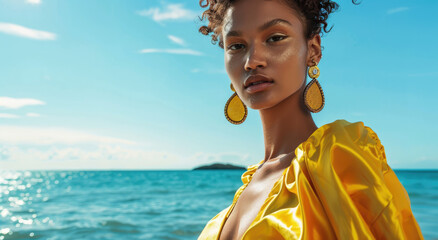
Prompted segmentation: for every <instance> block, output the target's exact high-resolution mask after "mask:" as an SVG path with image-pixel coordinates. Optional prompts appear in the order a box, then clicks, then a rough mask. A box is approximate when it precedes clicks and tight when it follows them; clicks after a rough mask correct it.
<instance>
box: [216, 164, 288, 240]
mask: <svg viewBox="0 0 438 240" xmlns="http://www.w3.org/2000/svg"><path fill="white" fill-rule="evenodd" d="M294 158H296V156H294ZM292 161H293V159H292ZM292 161H291V163H292ZM263 162H264V159H263V160H261V161H260V162H258V163H256V164H253V165H250V166H249V167H248V171H247V173H249V174H250V175H249V179H248V181H247V182H246V183H245V184H244V185H243V187H242V190H241V191H240V192H239V193H238V194H237V196H236V199H235V200H233V202H232V204H231V206H230V207H229V208H228V211H227V213H226V214H225V217H224V218H223V219H222V222H221V225H220V227H219V233H218V234H217V238H216V240H219V238H220V235H221V233H222V230H223V228H224V226H225V223H226V221H227V220H228V217H229V216H230V215H231V213H232V211H233V209H234V207H235V206H236V204H237V201H238V200H239V199H240V195H241V194H242V193H243V191H244V190H245V189H246V187H247V186H248V185H249V183H250V182H251V180H252V176H253V175H254V174H255V172H256V171H257V169H258V167H259V166H260V165H261V164H262V163H263ZM290 166H291V165H289V166H288V167H287V168H285V169H284V170H283V173H282V174H281V176H280V177H279V178H278V179H277V181H275V183H274V185H273V186H272V188H271V191H270V192H269V194H268V196H267V197H266V199H265V200H264V202H263V204H262V205H261V206H260V209H259V211H258V212H257V214H256V217H255V218H254V219H253V220H252V222H251V224H249V226H248V228H247V229H246V230H245V232H244V233H243V234H242V237H241V239H243V237H244V236H245V235H246V233H247V232H248V231H249V229H250V228H251V227H252V226H253V225H254V224H255V223H256V220H257V219H258V218H259V215H260V214H261V212H262V211H261V210H262V208H263V207H264V206H265V205H266V202H267V201H268V199H270V197H271V196H272V195H273V194H274V193H273V191H274V190H275V189H276V188H277V185H278V184H279V183H280V182H281V181H282V179H283V178H284V175H285V174H286V172H287V170H288V169H289V168H290Z"/></svg>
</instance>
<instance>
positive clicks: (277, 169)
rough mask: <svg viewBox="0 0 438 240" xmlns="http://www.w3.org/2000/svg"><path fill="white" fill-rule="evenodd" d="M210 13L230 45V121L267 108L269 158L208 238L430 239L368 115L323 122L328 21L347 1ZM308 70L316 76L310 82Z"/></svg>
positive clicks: (212, 1)
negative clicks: (319, 121) (317, 116)
mask: <svg viewBox="0 0 438 240" xmlns="http://www.w3.org/2000/svg"><path fill="white" fill-rule="evenodd" d="M202 2H203V0H201V1H200V4H201V6H202V7H208V9H207V10H206V11H205V12H204V13H203V15H202V19H203V18H204V17H207V18H208V20H209V24H208V26H202V27H201V28H200V32H202V33H203V34H205V35H208V34H209V33H211V32H213V35H212V38H213V43H215V42H217V41H219V46H220V47H221V48H223V49H224V57H225V66H226V70H227V73H228V75H229V77H230V79H231V89H232V90H233V91H235V92H236V93H235V94H233V96H232V97H231V98H230V99H229V101H228V102H227V104H226V108H225V115H226V117H227V119H228V120H229V121H230V122H232V123H235V124H240V123H242V122H243V121H244V120H245V118H246V114H247V111H246V110H247V108H246V106H249V107H250V108H252V109H257V110H259V113H260V117H261V120H262V125H263V133H264V142H265V157H264V159H263V160H262V161H260V162H259V163H257V164H254V165H251V166H249V167H248V169H247V171H246V172H245V173H244V174H243V175H242V181H243V185H242V186H241V187H240V188H239V189H238V190H237V191H236V194H235V196H234V199H233V202H232V204H231V205H230V206H229V207H227V208H226V209H224V210H222V211H221V212H220V213H218V214H217V215H216V216H215V217H214V218H213V219H211V220H210V221H209V222H208V223H207V224H206V226H205V228H204V230H203V231H202V233H201V234H200V236H199V238H198V239H220V240H224V239H423V237H422V235H421V231H420V228H419V226H418V224H417V222H416V220H415V218H414V216H413V214H412V211H411V208H410V202H409V197H408V195H407V193H406V191H405V189H404V187H403V186H402V185H401V184H400V182H399V180H398V179H397V177H396V175H395V174H394V172H393V171H392V169H391V168H390V167H389V166H388V165H387V163H386V156H385V151H384V148H383V145H382V144H381V143H380V140H379V138H378V137H377V135H376V133H374V131H373V130H372V129H371V128H369V127H367V126H364V124H363V122H355V123H350V122H348V121H346V120H343V119H339V120H336V121H334V122H332V123H328V124H325V125H323V126H321V127H319V128H318V127H317V126H316V125H315V123H314V121H313V119H312V116H311V112H318V111H320V110H321V109H322V108H323V106H324V95H323V92H322V89H321V88H320V86H319V83H318V82H317V80H316V78H318V76H319V69H318V67H317V65H318V63H319V62H320V60H321V56H322V55H321V37H320V33H321V28H322V26H323V27H324V31H325V32H328V31H327V29H326V27H327V23H326V20H327V17H328V15H329V14H330V12H332V11H333V10H336V9H337V8H338V5H337V4H336V3H334V2H332V1H309V0H235V1H232V0H222V1H217V0H207V3H206V4H205V5H203V4H202ZM307 73H308V74H309V76H310V77H311V78H313V80H312V81H311V82H309V84H308V85H306V75H307Z"/></svg>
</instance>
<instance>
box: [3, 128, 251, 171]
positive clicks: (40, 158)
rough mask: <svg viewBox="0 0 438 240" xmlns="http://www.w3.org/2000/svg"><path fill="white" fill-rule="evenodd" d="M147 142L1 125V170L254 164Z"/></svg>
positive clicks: (245, 159)
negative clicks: (174, 150)
mask: <svg viewBox="0 0 438 240" xmlns="http://www.w3.org/2000/svg"><path fill="white" fill-rule="evenodd" d="M156 149H157V148H156V147H153V146H152V145H149V144H147V143H140V142H134V141H130V140H126V139H120V138H114V137H106V136H99V135H96V134H91V133H86V132H82V131H77V130H71V129H63V128H53V127H52V128H39V127H17V126H7V125H6V126H5V125H2V126H0V164H1V167H2V169H3V170H32V169H192V168H194V167H197V166H201V165H205V164H212V163H217V162H221V163H232V164H237V165H241V166H248V165H249V164H253V163H252V162H250V158H249V155H248V154H240V153H232V152H228V153H203V152H199V153H194V154H193V155H187V154H184V155H183V154H177V153H172V152H167V151H160V150H156Z"/></svg>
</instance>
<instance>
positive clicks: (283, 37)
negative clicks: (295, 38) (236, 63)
mask: <svg viewBox="0 0 438 240" xmlns="http://www.w3.org/2000/svg"><path fill="white" fill-rule="evenodd" d="M275 37H280V38H281V39H280V40H278V41H281V40H283V39H285V38H287V36H284V35H274V36H272V37H270V38H268V40H269V39H271V38H275ZM278 41H274V42H278ZM235 45H243V44H240V43H237V44H232V45H230V46H228V50H238V49H231V47H233V46H235Z"/></svg>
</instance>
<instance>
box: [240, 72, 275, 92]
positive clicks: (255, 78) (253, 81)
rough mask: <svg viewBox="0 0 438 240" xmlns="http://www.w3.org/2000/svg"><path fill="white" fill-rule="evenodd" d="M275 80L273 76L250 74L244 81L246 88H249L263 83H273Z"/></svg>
mask: <svg viewBox="0 0 438 240" xmlns="http://www.w3.org/2000/svg"><path fill="white" fill-rule="evenodd" d="M272 82H274V81H273V80H272V79H271V78H268V77H266V76H264V75H261V74H256V75H251V76H249V77H248V78H247V79H246V80H245V82H244V83H243V86H244V88H245V89H246V88H248V87H250V86H254V85H257V84H261V83H272Z"/></svg>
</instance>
